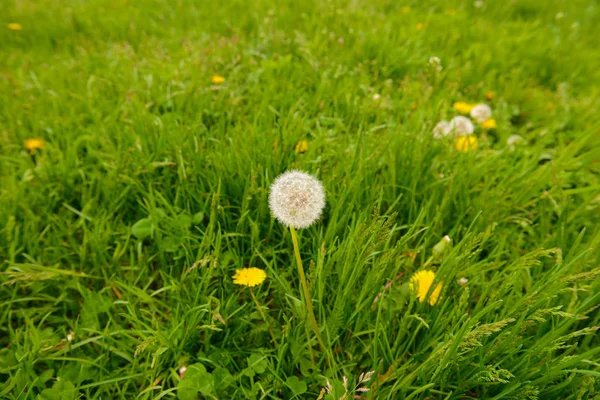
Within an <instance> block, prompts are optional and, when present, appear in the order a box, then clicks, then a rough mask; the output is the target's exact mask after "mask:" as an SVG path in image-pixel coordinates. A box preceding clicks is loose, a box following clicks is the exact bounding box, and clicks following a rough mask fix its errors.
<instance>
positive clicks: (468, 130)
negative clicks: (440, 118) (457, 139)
mask: <svg viewBox="0 0 600 400" xmlns="http://www.w3.org/2000/svg"><path fill="white" fill-rule="evenodd" d="M474 130H475V128H474V127H473V123H472V122H471V120H470V119H469V118H467V117H463V116H462V115H459V116H458V117H454V118H452V120H451V121H450V131H453V132H454V136H467V135H472V134H473V131H474Z"/></svg>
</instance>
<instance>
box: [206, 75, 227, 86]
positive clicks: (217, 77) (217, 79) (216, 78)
mask: <svg viewBox="0 0 600 400" xmlns="http://www.w3.org/2000/svg"><path fill="white" fill-rule="evenodd" d="M210 81H211V82H212V83H214V84H215V85H220V84H221V83H224V82H225V77H223V76H221V75H213V77H212V78H210Z"/></svg>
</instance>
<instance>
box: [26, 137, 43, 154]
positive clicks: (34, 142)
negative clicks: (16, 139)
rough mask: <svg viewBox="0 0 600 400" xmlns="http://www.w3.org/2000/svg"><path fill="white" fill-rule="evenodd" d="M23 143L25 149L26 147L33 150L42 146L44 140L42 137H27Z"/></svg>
mask: <svg viewBox="0 0 600 400" xmlns="http://www.w3.org/2000/svg"><path fill="white" fill-rule="evenodd" d="M23 145H24V146H25V149H27V150H28V151H30V152H34V151H36V150H39V149H42V148H44V141H43V140H42V139H38V138H33V139H27V140H26V141H25V142H24V143H23Z"/></svg>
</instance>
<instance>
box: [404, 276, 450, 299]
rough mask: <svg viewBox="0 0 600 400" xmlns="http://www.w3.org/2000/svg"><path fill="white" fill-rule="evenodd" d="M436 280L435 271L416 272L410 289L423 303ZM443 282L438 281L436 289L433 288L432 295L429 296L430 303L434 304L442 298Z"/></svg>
mask: <svg viewBox="0 0 600 400" xmlns="http://www.w3.org/2000/svg"><path fill="white" fill-rule="evenodd" d="M434 280H435V272H433V271H430V270H424V271H419V272H416V273H415V274H414V275H413V276H412V278H410V282H409V286H410V289H411V290H412V291H413V292H414V293H415V294H416V296H417V299H419V301H420V302H421V303H422V302H424V301H425V298H426V297H427V293H429V288H431V285H432V284H433V281H434ZM442 283H443V282H440V283H438V285H437V286H436V287H435V289H433V291H432V292H431V295H430V296H429V305H432V306H434V305H435V304H436V303H437V301H438V299H439V298H440V293H441V292H442Z"/></svg>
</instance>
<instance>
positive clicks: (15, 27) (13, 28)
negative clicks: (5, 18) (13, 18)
mask: <svg viewBox="0 0 600 400" xmlns="http://www.w3.org/2000/svg"><path fill="white" fill-rule="evenodd" d="M8 29H10V30H11V31H20V30H21V29H23V27H22V26H21V24H18V23H16V22H11V23H10V24H8Z"/></svg>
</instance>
